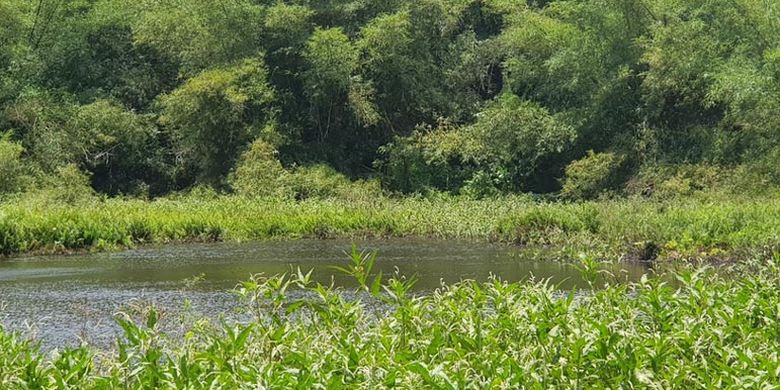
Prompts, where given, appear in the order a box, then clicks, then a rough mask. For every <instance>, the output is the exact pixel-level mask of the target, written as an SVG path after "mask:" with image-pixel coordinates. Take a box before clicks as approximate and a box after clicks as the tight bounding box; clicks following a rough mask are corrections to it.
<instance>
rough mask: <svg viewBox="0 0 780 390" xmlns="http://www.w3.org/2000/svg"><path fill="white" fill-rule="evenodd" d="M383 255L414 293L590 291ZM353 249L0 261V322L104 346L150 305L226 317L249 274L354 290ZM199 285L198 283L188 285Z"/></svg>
mask: <svg viewBox="0 0 780 390" xmlns="http://www.w3.org/2000/svg"><path fill="white" fill-rule="evenodd" d="M357 245H358V247H359V248H361V249H365V250H377V251H379V257H378V259H377V262H376V265H375V270H376V271H379V270H381V271H382V272H383V273H384V274H385V275H389V274H393V273H394V272H396V271H398V272H399V273H400V274H402V275H407V276H411V275H416V276H417V277H418V279H419V281H418V283H417V285H416V289H418V291H425V290H431V289H434V288H436V287H439V286H440V285H441V283H442V282H445V283H455V282H458V281H460V280H464V279H472V280H478V281H483V280H486V279H488V278H489V276H490V275H491V274H492V275H496V276H498V277H500V278H501V279H503V280H507V281H522V280H531V279H535V280H542V279H549V280H550V281H551V282H552V283H555V284H558V285H560V287H561V288H566V289H569V288H574V287H577V288H585V287H587V284H586V283H585V282H584V281H583V280H582V278H581V277H580V272H579V271H578V270H577V269H576V268H575V267H573V265H572V264H566V263H560V262H555V261H550V260H545V259H544V258H540V257H539V254H538V252H535V253H533V254H532V253H530V252H528V251H524V250H521V249H518V248H512V247H506V246H498V245H489V244H480V243H473V242H462V241H437V240H421V239H414V240H412V239H403V240H400V239H398V240H377V241H361V242H357ZM350 247H351V242H350V241H346V240H298V241H279V242H252V243H217V244H191V245H174V246H160V247H144V248H140V249H133V250H127V251H123V252H117V253H101V254H89V255H77V256H66V257H63V256H48V257H47V256H39V257H26V258H25V257H20V258H13V259H7V260H3V261H0V305H2V306H0V307H3V308H2V309H0V322H2V323H3V324H4V325H6V326H7V327H8V328H10V329H13V330H23V331H25V330H27V331H28V332H29V330H28V329H33V330H35V332H36V334H37V335H38V336H39V337H41V338H42V339H43V341H44V344H46V345H50V346H51V345H63V344H74V343H76V342H78V340H79V337H85V338H86V339H87V340H88V341H90V342H93V343H97V344H103V343H110V341H111V340H112V339H113V337H114V335H115V333H116V329H115V328H116V327H115V326H114V324H113V322H112V320H111V318H112V316H113V314H114V313H115V312H116V311H117V310H119V309H120V308H121V307H122V306H123V305H126V304H128V302H132V301H136V300H142V301H144V302H154V303H155V304H156V305H158V306H160V307H161V308H163V309H167V310H170V311H175V310H179V309H180V308H181V307H183V306H185V302H187V303H188V304H187V305H186V306H188V307H190V308H191V311H192V312H191V313H190V314H191V315H194V316H201V315H202V316H208V317H212V318H214V317H216V316H219V315H220V314H222V313H229V312H230V311H231V309H232V308H233V307H234V306H235V305H236V298H235V297H234V296H233V295H232V294H229V293H227V292H226V291H227V290H229V289H231V288H233V287H234V286H235V285H236V284H237V283H238V282H239V281H241V280H245V279H247V278H248V277H249V275H251V274H256V273H264V274H266V275H274V274H280V273H284V272H289V271H290V270H291V269H294V268H297V267H300V268H301V269H302V270H309V269H314V279H315V280H317V281H319V282H321V283H323V284H329V283H331V281H332V282H333V283H335V285H337V286H343V287H347V288H349V287H354V286H355V282H354V280H353V279H351V278H350V277H348V276H345V275H342V274H340V273H338V272H337V271H334V270H333V269H332V268H331V266H333V265H345V264H346V263H347V261H348V260H347V257H346V255H345V253H344V252H345V251H349V249H350ZM608 270H609V271H610V272H611V273H612V274H613V275H615V280H617V281H626V280H628V281H631V280H638V279H639V278H640V277H641V276H642V275H643V274H645V273H646V272H647V268H646V266H644V265H641V264H619V265H614V266H611V267H610V268H609V269H608ZM193 278H198V280H199V281H198V282H197V283H190V282H188V281H191V280H193Z"/></svg>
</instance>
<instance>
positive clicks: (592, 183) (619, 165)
mask: <svg viewBox="0 0 780 390" xmlns="http://www.w3.org/2000/svg"><path fill="white" fill-rule="evenodd" d="M624 167H625V157H624V156H622V155H617V154H614V153H594V152H593V151H592V150H589V151H588V155H587V156H585V157H584V158H582V159H580V160H576V161H574V162H572V163H570V164H569V165H567V166H566V173H565V179H564V180H563V188H562V189H561V195H563V196H564V197H565V198H568V199H580V200H582V199H593V198H596V197H598V196H599V195H600V194H603V193H605V192H607V191H610V190H614V189H617V188H618V187H619V185H620V184H621V181H622V180H623V179H624V176H625V172H624Z"/></svg>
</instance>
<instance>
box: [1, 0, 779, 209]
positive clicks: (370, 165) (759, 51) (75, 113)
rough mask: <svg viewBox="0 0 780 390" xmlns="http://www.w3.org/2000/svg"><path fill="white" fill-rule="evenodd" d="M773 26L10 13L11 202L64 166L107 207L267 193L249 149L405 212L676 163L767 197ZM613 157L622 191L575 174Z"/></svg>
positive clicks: (184, 10) (4, 114)
mask: <svg viewBox="0 0 780 390" xmlns="http://www.w3.org/2000/svg"><path fill="white" fill-rule="evenodd" d="M779 13H780V2H778V1H777V0H727V1H713V0H695V1H684V2H681V1H675V0H619V1H605V0H588V1H585V0H557V1H527V2H520V1H506V0H415V1H410V0H340V1H302V0H301V1H298V0H294V1H274V0H236V1H230V2H224V3H220V4H219V6H215V4H214V3H213V2H211V1H207V0H164V1H152V0H142V1H121V0H78V1H61V0H4V1H3V2H2V3H0V132H5V133H7V134H8V135H6V136H2V137H0V161H1V164H2V166H0V171H2V172H3V177H2V178H0V194H7V193H12V192H19V191H23V190H25V189H26V188H28V187H29V186H30V185H31V184H32V185H40V183H43V182H46V181H47V180H51V178H52V177H56V175H57V171H58V169H60V168H61V167H63V166H68V165H74V166H76V167H77V168H78V169H80V170H82V171H84V172H86V173H87V175H88V176H89V177H90V180H91V184H92V186H93V187H94V188H95V189H96V190H97V191H99V192H103V193H107V194H111V195H116V194H125V195H129V194H131V195H144V196H145V195H147V194H150V195H153V196H155V195H161V194H166V193H169V192H171V191H176V190H181V189H185V188H189V187H192V186H195V185H198V184H205V185H209V186H212V187H215V188H217V189H219V190H232V189H235V190H238V191H239V192H241V191H244V190H245V189H246V186H245V184H246V183H250V182H253V181H257V180H264V179H263V177H265V176H268V175H269V174H270V173H269V172H266V173H263V172H260V170H258V169H259V168H253V169H248V168H246V160H247V159H249V158H253V156H256V155H258V152H257V151H255V152H251V151H249V152H247V153H249V154H248V155H245V157H244V158H240V156H241V155H242V153H244V152H246V151H248V150H249V149H250V145H253V143H254V144H255V145H259V143H258V142H260V143H263V144H265V145H268V147H270V148H271V149H272V150H275V151H276V152H274V153H273V156H274V158H275V159H278V161H279V164H281V166H283V167H284V169H286V170H289V171H291V172H292V171H295V170H296V169H298V167H300V166H309V165H317V164H326V165H328V166H330V167H332V168H334V169H336V170H337V171H339V172H341V174H344V175H346V176H347V177H349V178H352V179H355V178H366V177H369V176H371V177H377V178H379V179H380V180H381V181H382V183H383V184H384V186H385V188H386V189H389V190H393V191H401V192H427V191H429V190H444V191H451V192H454V193H464V194H468V195H472V196H487V195H492V194H495V193H501V192H516V191H534V192H555V191H558V190H559V189H560V188H561V183H564V182H568V183H571V185H574V184H573V183H574V182H575V181H579V182H581V183H582V182H583V180H586V181H588V182H587V183H582V184H580V185H581V186H585V187H587V188H585V187H583V188H580V189H577V190H575V191H573V192H572V191H567V194H566V195H567V196H570V197H576V196H579V195H580V194H581V195H582V196H584V197H593V196H597V195H599V194H600V193H601V192H603V191H604V190H616V189H620V188H621V185H622V184H625V182H626V181H627V180H628V179H629V178H630V177H631V176H632V174H633V175H634V176H636V177H640V176H641V177H643V178H644V179H645V180H647V179H648V178H649V177H652V175H651V176H648V175H644V176H642V175H636V174H637V173H638V172H640V171H642V170H643V169H644V168H643V167H647V166H658V165H661V166H671V167H672V168H670V169H674V168H673V167H674V166H675V165H677V164H682V163H684V164H703V165H709V166H716V167H718V169H726V170H729V169H742V170H746V171H749V172H751V173H752V174H753V175H754V176H755V177H756V178H757V180H756V181H754V182H753V183H768V184H776V183H778V182H780V169H779V168H778V167H780V164H778V156H780V148H779V147H778V140H780V137H778V135H779V134H780V133H779V132H780V119H778V117H777V115H776V112H777V111H778V109H780V35H778V34H777V31H778V28H780V26H779V25H778V22H777V21H778V20H780V15H779ZM254 148H255V149H256V148H259V146H255V147H254ZM591 150H592V151H593V152H594V153H595V154H594V155H592V156H590V157H588V156H589V155H588V154H587V153H588V151H591ZM260 154H262V153H260ZM266 154H267V153H266ZM611 155H614V156H620V159H621V164H622V165H621V168H622V169H625V170H626V171H627V172H621V174H620V175H618V176H615V177H613V176H611V175H608V176H609V177H607V178H590V179H583V178H582V176H581V174H582V172H581V170H582V169H581V168H582V167H583V165H582V164H584V163H582V164H579V165H577V164H575V165H570V164H571V163H572V162H573V161H580V160H582V159H583V158H584V159H586V160H593V159H594V158H595V157H593V156H602V157H604V156H611ZM261 158H266V157H262V156H261ZM240 161H243V162H244V164H245V168H240V167H239V168H236V164H237V163H239V162H240ZM602 162H604V163H606V161H602ZM567 166H568V167H569V170H568V171H567V170H566V167H567ZM268 167H269V169H272V170H278V166H277V164H276V163H269V165H268ZM578 167H580V168H578ZM604 168H605V167H604V166H603V164H602V165H600V169H604ZM578 169H579V170H578ZM231 172H232V173H231ZM273 172H276V171H273ZM567 172H569V173H574V174H575V175H580V176H577V177H575V178H572V180H570V181H566V180H567V178H566V177H565V176H566V175H567ZM231 175H232V179H230V180H228V177H231ZM246 175H250V176H252V175H259V177H257V178H255V177H242V176H246ZM672 175H674V173H672ZM290 177H292V176H290ZM629 181H630V180H629ZM230 183H238V187H231V184H230ZM602 186H603V188H602ZM569 188H570V189H571V188H574V187H571V186H570V187H569ZM266 192H273V191H266Z"/></svg>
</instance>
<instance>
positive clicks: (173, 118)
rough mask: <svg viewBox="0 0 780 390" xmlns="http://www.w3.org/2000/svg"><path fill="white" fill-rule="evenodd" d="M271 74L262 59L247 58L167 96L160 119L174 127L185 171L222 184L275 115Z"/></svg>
mask: <svg viewBox="0 0 780 390" xmlns="http://www.w3.org/2000/svg"><path fill="white" fill-rule="evenodd" d="M266 77H267V71H266V69H265V65H264V64H263V62H262V61H261V60H259V59H256V58H255V59H246V60H242V61H240V62H238V63H236V64H234V65H231V66H226V67H221V68H216V69H210V70H207V71H204V72H202V73H200V74H199V75H197V76H195V77H193V78H191V79H189V80H187V82H186V83H185V84H184V85H182V86H181V87H179V88H178V89H176V90H174V91H173V92H171V93H170V94H167V95H165V96H163V97H162V99H161V107H162V116H161V117H160V123H161V124H162V125H164V126H166V127H167V128H168V129H169V131H170V134H171V137H172V139H173V141H174V147H175V153H176V159H177V161H178V162H179V163H180V164H179V165H180V166H181V167H182V168H184V175H185V177H189V176H195V177H196V178H198V179H199V180H201V181H203V182H206V183H210V184H215V185H221V184H222V182H223V180H224V178H225V175H226V174H227V173H228V171H229V170H230V168H231V167H232V166H233V163H234V162H235V161H236V159H237V158H238V156H239V155H240V154H241V152H242V151H243V149H244V147H245V146H246V145H247V144H249V142H251V141H252V140H253V139H254V138H255V136H256V135H257V134H258V133H259V131H260V130H261V129H262V128H263V127H264V126H265V125H266V123H267V122H269V121H270V120H272V118H273V107H272V103H273V102H274V91H273V89H272V88H271V87H270V86H269V85H268V83H267V80H266ZM191 179H192V177H190V180H191Z"/></svg>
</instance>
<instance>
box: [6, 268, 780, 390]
mask: <svg viewBox="0 0 780 390" xmlns="http://www.w3.org/2000/svg"><path fill="white" fill-rule="evenodd" d="M353 260H354V262H353V264H352V265H351V266H350V267H349V268H348V269H347V271H348V272H349V273H351V274H353V275H354V276H356V277H357V278H358V280H359V281H361V283H362V286H363V290H364V291H365V292H364V295H358V296H357V298H356V299H355V298H352V299H347V298H345V296H346V295H345V294H343V293H342V291H340V290H335V289H333V288H330V287H326V286H322V285H317V284H313V283H312V282H311V281H310V280H309V277H308V275H306V274H303V273H301V272H298V274H296V275H292V276H276V277H270V278H262V277H256V278H253V279H251V280H249V281H247V282H245V283H243V284H242V285H240V287H239V288H238V289H237V293H238V294H239V295H240V296H241V297H242V298H243V299H244V302H245V307H246V309H247V311H248V312H250V313H252V314H253V315H254V317H253V320H251V321H247V322H243V323H232V324H228V323H223V324H221V325H218V326H214V325H209V324H208V323H206V322H201V323H197V324H195V325H194V326H193V327H192V328H191V329H190V330H189V331H188V332H186V334H185V336H184V338H183V339H180V338H171V337H168V336H166V335H165V334H162V333H161V332H160V331H159V330H158V322H159V320H160V313H158V312H157V311H156V310H155V309H154V307H149V308H148V309H147V310H146V311H145V313H144V315H142V316H139V317H133V316H130V315H127V314H120V315H118V317H117V321H118V322H119V324H120V325H121V327H122V328H123V329H124V336H123V337H122V338H121V339H119V340H118V341H117V346H116V349H115V350H114V351H112V352H109V353H105V352H96V351H94V350H92V349H90V348H89V347H88V346H83V347H80V348H76V349H67V350H64V351H61V352H56V353H53V354H51V355H44V354H42V353H41V352H39V351H38V350H37V348H36V347H35V346H34V344H33V343H30V342H28V341H25V340H23V339H22V338H20V337H19V336H17V335H9V334H4V333H2V331H1V330H0V388H4V389H6V388H7V389H14V388H19V389H26V388H41V389H49V388H52V389H53V388H79V389H109V388H124V389H206V388H236V389H242V388H244V389H255V388H284V389H287V388H306V389H309V388H372V389H373V388H390V387H397V388H415V389H416V388H435V389H461V388H474V389H476V388H479V389H482V388H540V389H541V388H726V389H727V388H733V389H742V388H776V387H777V386H780V294H778V293H777V292H778V291H780V278H778V277H777V275H778V274H780V256H775V257H774V258H773V259H767V260H764V261H762V262H757V263H755V264H753V265H752V272H750V273H747V274H746V276H744V277H741V278H728V277H724V276H722V274H721V273H715V272H712V270H711V269H709V268H700V269H688V270H684V271H679V272H675V273H672V274H670V275H666V277H664V278H661V277H649V278H645V279H643V280H641V281H640V282H637V283H630V284H626V285H608V286H604V287H603V288H598V289H595V290H593V291H592V292H590V293H587V294H577V293H575V292H569V293H566V292H561V291H558V290H556V289H555V288H554V287H553V286H550V285H549V284H547V283H544V282H524V283H505V282H502V281H499V280H492V281H489V282H485V283H476V282H468V281H466V282H462V283H459V284H455V285H451V286H442V287H441V288H440V289H438V290H436V291H434V292H431V293H429V294H426V295H411V294H409V289H410V287H411V285H412V284H413V280H410V279H403V278H392V279H389V280H385V281H381V280H380V279H378V278H374V277H373V276H374V275H373V274H371V264H373V261H374V260H373V257H371V256H361V255H360V254H353ZM369 276H370V277H369ZM670 277H671V278H672V279H674V280H675V283H673V284H668V283H667V282H665V281H668V280H669V278H670ZM376 280H379V281H378V282H377V281H376ZM294 288H295V289H302V290H303V291H304V292H305V293H304V294H290V293H289V291H290V290H291V289H294ZM350 296H353V297H354V294H353V295H350ZM377 300H378V301H381V302H382V303H383V306H382V308H383V309H381V310H377V309H376V301H377Z"/></svg>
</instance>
